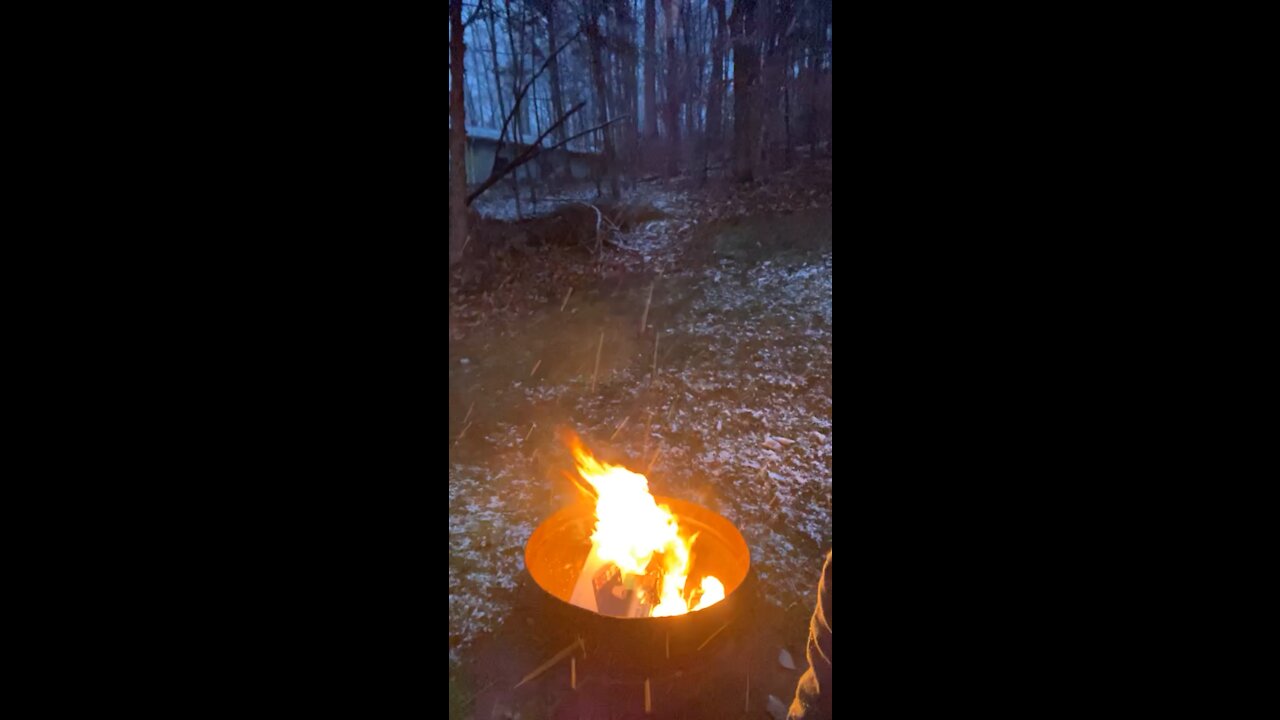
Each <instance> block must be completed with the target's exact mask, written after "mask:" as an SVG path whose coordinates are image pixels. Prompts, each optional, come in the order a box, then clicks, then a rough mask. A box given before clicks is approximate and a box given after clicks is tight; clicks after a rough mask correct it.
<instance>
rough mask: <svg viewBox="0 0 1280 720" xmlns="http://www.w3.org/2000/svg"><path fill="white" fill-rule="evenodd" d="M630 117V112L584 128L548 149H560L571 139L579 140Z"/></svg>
mask: <svg viewBox="0 0 1280 720" xmlns="http://www.w3.org/2000/svg"><path fill="white" fill-rule="evenodd" d="M629 117H631V115H629V114H628V115H619V116H618V117H616V118H613V119H611V120H609V121H608V122H605V123H601V124H599V125H597V126H595V127H593V128H591V129H589V130H583V131H582V132H580V133H578V134H577V135H574V136H573V137H568V138H565V139H564V140H562V141H560V142H558V143H556V144H555V145H552V146H551V147H549V148H547V150H548V151H550V150H556V149H558V148H561V147H563V146H565V145H568V144H569V143H570V142H571V141H573V140H577V139H578V138H580V137H582V136H583V135H586V134H588V133H593V132H595V131H597V130H600V129H601V128H606V127H609V126H610V125H612V124H614V123H616V122H618V121H619V120H625V119H627V118H629Z"/></svg>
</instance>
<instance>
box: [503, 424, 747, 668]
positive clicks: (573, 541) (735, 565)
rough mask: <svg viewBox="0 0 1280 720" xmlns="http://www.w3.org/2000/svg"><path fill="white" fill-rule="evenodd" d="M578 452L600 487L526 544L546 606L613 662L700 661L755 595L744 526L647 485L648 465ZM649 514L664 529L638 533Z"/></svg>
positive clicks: (547, 616)
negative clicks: (655, 536) (603, 460)
mask: <svg viewBox="0 0 1280 720" xmlns="http://www.w3.org/2000/svg"><path fill="white" fill-rule="evenodd" d="M575 455H576V456H577V457H578V461H579V467H578V469H579V473H580V474H581V475H582V477H583V478H584V479H586V480H587V481H588V482H589V483H591V485H592V490H590V491H588V490H587V489H585V487H584V495H585V496H586V499H585V500H584V501H583V502H579V503H576V504H573V505H571V506H569V507H565V508H563V509H561V510H559V511H558V512H556V513H555V514H554V515H552V516H551V517H550V518H548V519H547V520H546V521H545V522H543V523H542V524H541V525H539V526H538V528H537V529H536V530H534V532H533V534H532V535H531V536H530V538H529V541H528V543H527V544H526V545H525V566H526V568H527V569H528V571H529V575H530V576H531V577H532V579H533V581H534V583H535V584H536V585H537V587H538V588H539V589H540V590H541V594H540V595H541V599H542V603H541V604H542V608H541V613H540V614H541V615H542V617H543V619H544V620H545V621H546V622H551V623H555V624H556V625H559V626H562V627H564V629H565V632H566V634H570V633H571V635H570V637H573V636H577V637H580V638H582V639H583V641H584V643H585V644H587V645H589V646H591V647H592V648H596V649H597V651H596V652H595V653H594V655H593V657H594V658H595V660H596V661H598V662H600V663H603V664H605V665H607V666H609V667H610V668H612V669H616V670H634V671H639V672H643V673H645V674H652V673H658V672H660V671H663V670H670V671H677V670H679V669H681V668H684V667H688V666H689V665H690V664H691V663H696V662H697V661H698V660H699V658H704V657H705V656H706V655H707V654H708V653H709V652H710V651H711V647H710V646H713V645H714V643H712V642H711V641H712V640H714V637H715V636H716V635H717V634H718V633H719V632H720V631H722V630H724V628H725V627H726V626H727V625H728V624H729V623H730V622H731V621H732V620H733V619H734V618H735V617H737V616H739V615H741V614H742V609H743V607H744V606H745V605H746V604H748V603H749V602H750V599H751V597H752V591H751V585H752V583H751V582H750V577H751V572H750V571H751V556H750V550H749V549H748V547H747V543H746V541H745V540H744V539H743V537H742V534H741V533H740V532H738V530H737V528H735V527H734V526H733V523H731V522H729V520H727V519H725V518H724V517H722V516H720V515H718V514H716V513H715V512H712V511H711V510H709V509H707V508H704V507H702V506H699V505H697V504H694V503H691V502H686V501H684V500H679V499H677V498H668V497H653V496H652V495H649V493H648V483H647V480H645V478H644V476H642V475H637V474H635V473H631V472H630V471H627V470H625V468H620V467H618V466H609V465H604V464H600V463H595V462H594V459H592V458H591V456H590V454H589V453H587V452H586V451H584V450H582V449H581V448H580V446H577V447H575ZM609 474H613V475H615V476H617V477H616V478H615V479H617V480H618V481H619V482H620V483H622V484H627V483H630V486H629V490H630V491H631V495H629V496H628V495H626V489H620V488H619V487H618V486H616V485H615V486H611V485H610V482H612V480H610V479H609V478H608V477H607V475H609ZM593 498H594V501H592V500H593ZM609 503H613V507H612V508H610V507H609ZM611 513H612V514H611ZM646 515H657V518H656V519H655V518H653V517H649V518H647V519H648V520H650V521H651V522H650V523H649V526H648V527H649V529H650V530H653V528H654V527H656V528H657V532H660V533H661V534H663V535H664V539H661V540H656V541H655V540H652V539H649V540H648V541H647V542H645V541H644V540H643V538H641V537H640V536H642V535H643V534H644V533H643V530H644V528H643V527H641V526H642V525H644V520H645V519H646ZM655 523H656V526H655ZM620 525H623V526H626V527H619V526H620ZM620 537H621V538H622V540H623V541H624V543H623V544H622V548H623V549H622V550H619V543H618V540H619V538H620ZM627 543H630V544H627ZM663 543H665V545H663ZM653 548H662V549H660V550H658V551H653ZM636 558H638V559H636ZM633 559H636V560H635V562H632V560H633ZM622 568H630V572H628V571H627V570H624V569H622ZM721 593H722V594H721ZM720 598H723V599H720ZM592 664H593V665H595V664H596V662H593V663H592Z"/></svg>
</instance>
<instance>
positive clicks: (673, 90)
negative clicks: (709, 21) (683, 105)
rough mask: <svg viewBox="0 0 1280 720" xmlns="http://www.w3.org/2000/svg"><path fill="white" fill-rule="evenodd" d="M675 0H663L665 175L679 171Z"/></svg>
mask: <svg viewBox="0 0 1280 720" xmlns="http://www.w3.org/2000/svg"><path fill="white" fill-rule="evenodd" d="M676 7H677V6H676V4H675V0H664V3H663V13H664V15H663V27H664V28H665V30H666V36H667V176H668V177H675V176H676V175H678V174H679V173H680V59H679V57H677V55H676V23H677V22H679V20H678V19H677V17H676V12H677V10H676Z"/></svg>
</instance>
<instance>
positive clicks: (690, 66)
mask: <svg viewBox="0 0 1280 720" xmlns="http://www.w3.org/2000/svg"><path fill="white" fill-rule="evenodd" d="M682 1H683V4H684V10H683V12H682V14H681V18H680V20H681V23H682V26H683V30H684V60H685V62H684V87H683V90H682V91H681V95H682V98H681V99H682V100H684V117H685V123H684V137H685V142H686V143H688V144H689V146H690V147H693V146H694V144H695V143H696V142H697V140H696V139H695V138H696V137H697V135H698V101H699V100H701V98H702V82H701V79H702V59H703V58H704V57H705V56H704V55H703V54H702V43H701V39H702V36H701V35H697V36H696V37H695V35H694V32H693V21H694V17H695V15H694V12H693V2H692V0H682Z"/></svg>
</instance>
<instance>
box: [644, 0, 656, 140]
mask: <svg viewBox="0 0 1280 720" xmlns="http://www.w3.org/2000/svg"><path fill="white" fill-rule="evenodd" d="M654 3H655V0H644V137H645V139H646V140H653V139H654V138H656V137H658V52H657V49H656V48H655V46H654V41H655V39H656V38H655V37H654V36H655V35H657V34H658V28H657V25H658V9H657V7H656V6H655V4H654Z"/></svg>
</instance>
